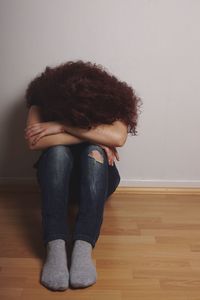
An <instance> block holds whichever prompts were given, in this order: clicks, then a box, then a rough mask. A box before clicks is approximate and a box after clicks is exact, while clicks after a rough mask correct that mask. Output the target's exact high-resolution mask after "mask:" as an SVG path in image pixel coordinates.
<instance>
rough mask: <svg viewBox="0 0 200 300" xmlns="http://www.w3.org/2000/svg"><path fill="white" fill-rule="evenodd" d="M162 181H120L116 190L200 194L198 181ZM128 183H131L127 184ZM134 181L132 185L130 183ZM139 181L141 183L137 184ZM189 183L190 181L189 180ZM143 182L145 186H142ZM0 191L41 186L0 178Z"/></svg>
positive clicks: (34, 190)
mask: <svg viewBox="0 0 200 300" xmlns="http://www.w3.org/2000/svg"><path fill="white" fill-rule="evenodd" d="M161 182H162V183H163V181H159V183H157V184H158V185H157V186H156V182H155V181H154V182H153V181H151V183H152V186H149V185H150V181H146V186H145V182H144V181H143V182H142V181H137V182H136V181H132V182H130V180H129V181H128V182H127V181H123V180H121V181H120V184H119V186H118V188H117V189H116V190H115V194H116V195H117V194H182V195H184V194H186V195H200V184H198V185H197V183H198V182H197V181H196V182H192V183H193V185H192V184H191V182H190V184H188V185H187V184H185V186H183V181H181V184H180V181H179V182H178V183H177V182H176V183H177V185H175V182H173V185H172V184H171V185H168V186H166V183H167V182H164V184H163V186H161ZM127 183H128V184H129V185H127ZM131 183H132V186H131V185H130V184H131ZM136 183H139V184H136ZM187 183H188V182H187ZM142 184H143V186H142ZM0 191H1V192H3V191H5V192H12V193H13V192H25V193H26V192H31V193H39V192H40V190H39V186H38V183H37V181H36V178H35V177H33V178H14V177H13V178H0Z"/></svg>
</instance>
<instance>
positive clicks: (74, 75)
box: [25, 60, 142, 135]
mask: <svg viewBox="0 0 200 300" xmlns="http://www.w3.org/2000/svg"><path fill="white" fill-rule="evenodd" d="M25 98H26V107H27V108H30V106H31V105H33V104H35V105H39V106H40V107H41V112H42V116H43V119H44V121H55V120H57V121H58V120H60V121H63V122H65V123H66V124H69V125H71V126H75V127H80V128H87V129H91V128H92V127H95V126H97V125H99V124H112V123H113V122H114V121H116V120H121V121H123V122H124V123H125V124H126V125H127V126H128V133H131V134H132V135H133V134H134V135H137V130H136V126H137V121H138V112H139V106H140V105H141V104H142V101H141V98H140V97H138V96H137V95H136V93H135V90H134V89H133V88H132V87H131V86H129V85H128V84H127V83H126V82H124V81H120V80H118V79H117V78H116V77H115V76H114V75H112V74H110V73H109V72H108V71H107V70H106V69H105V67H103V66H102V65H99V64H98V65H97V64H95V63H91V62H83V61H82V60H78V61H76V62H74V61H68V62H66V63H63V64H60V65H58V66H56V67H54V68H50V67H48V66H47V67H46V68H45V71H44V72H42V73H41V74H40V75H38V76H37V77H36V78H35V79H34V80H32V81H31V82H30V83H29V85H28V87H27V89H26V96H25Z"/></svg>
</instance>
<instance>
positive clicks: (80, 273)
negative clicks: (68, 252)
mask: <svg viewBox="0 0 200 300" xmlns="http://www.w3.org/2000/svg"><path fill="white" fill-rule="evenodd" d="M91 253H92V245H91V244H90V243H88V242H86V241H82V240H76V241H75V244H74V248H73V252H72V258H71V268H70V284H71V286H72V287H74V288H83V287H87V286H90V285H92V284H94V283H95V282H96V279H97V273H96V268H95V266H94V264H93V262H92V257H91Z"/></svg>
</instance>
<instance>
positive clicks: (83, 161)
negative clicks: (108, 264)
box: [34, 141, 120, 247]
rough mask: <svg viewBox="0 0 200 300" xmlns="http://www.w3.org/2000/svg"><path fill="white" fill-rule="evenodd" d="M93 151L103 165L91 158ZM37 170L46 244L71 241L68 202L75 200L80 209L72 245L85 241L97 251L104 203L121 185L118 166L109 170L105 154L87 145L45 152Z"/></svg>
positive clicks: (103, 151)
mask: <svg viewBox="0 0 200 300" xmlns="http://www.w3.org/2000/svg"><path fill="white" fill-rule="evenodd" d="M93 150H97V151H98V152H99V153H100V154H101V157H102V158H103V161H101V162H100V161H98V160H96V159H95V158H94V157H91V156H89V153H91V151H93ZM34 168H36V169H37V180H38V183H39V186H40V191H41V199H42V200H41V215H42V227H43V240H44V244H45V245H46V243H47V242H49V241H51V240H54V239H59V238H60V239H64V240H66V241H68V238H69V229H68V225H67V223H68V222H67V215H68V213H67V212H68V204H69V201H68V200H69V198H70V197H74V198H76V201H77V202H78V207H79V209H78V214H77V218H76V223H75V228H74V232H73V241H75V240H78V239H79V240H84V241H87V242H89V243H90V244H91V245H92V246H93V247H94V246H95V243H96V241H97V239H98V237H99V234H100V228H101V225H102V221H103V211H104V204H105V201H106V199H107V198H108V197H109V196H110V195H111V194H112V193H113V192H114V191H115V189H116V188H117V186H118V184H119V182H120V175H119V172H118V170H117V167H116V165H115V163H114V166H110V165H109V164H108V160H107V155H106V152H105V150H104V149H103V148H101V147H100V146H99V145H96V144H92V143H90V142H88V141H86V142H82V143H79V144H70V145H57V146H51V147H49V148H46V149H44V150H43V151H42V153H41V155H40V157H39V159H38V160H37V161H36V163H35V164H34Z"/></svg>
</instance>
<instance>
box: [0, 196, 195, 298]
mask: <svg viewBox="0 0 200 300" xmlns="http://www.w3.org/2000/svg"><path fill="white" fill-rule="evenodd" d="M44 255H45V251H44V247H43V243H42V227H41V217H40V195H39V193H38V192H35V193H34V192H32V193H31V192H16V191H15V192H6V191H1V193H0V299H1V300H8V299H23V300H27V299H28V300H32V299H37V300H40V299H41V300H43V299H44V300H45V299H48V300H49V299H54V300H56V299H69V300H73V299H77V300H82V299H84V300H102V299H105V300H107V299H108V300H112V299H113V300H122V299H124V300H133V299H136V300H147V299H148V300H157V299H159V300H200V195H199V194H192V193H190V194H189V193H188V194H187V193H186V194H180V193H179V194H177V195H175V194H170V193H166V194H165V193H161V194H156V193H155V194H153V193H151V194H147V193H143V194H142V193H141V192H140V193H138V194H137V193H130V192H129V193H126V192H124V193H123V192H122V191H120V192H117V191H116V192H115V193H114V194H113V195H112V196H111V197H110V198H109V199H108V201H107V203H106V207H105V213H104V222H103V226H102V230H101V235H100V238H99V240H98V242H97V244H96V247H95V249H94V251H93V259H94V262H95V264H96V267H97V271H98V281H97V283H96V284H95V285H94V286H92V287H89V288H86V289H82V290H72V289H68V290H66V291H63V292H53V291H49V290H48V289H46V288H45V287H43V286H42V285H41V284H40V283H39V275H40V270H41V267H42V262H43V259H44Z"/></svg>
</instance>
